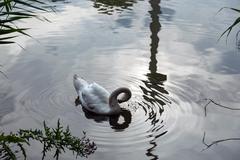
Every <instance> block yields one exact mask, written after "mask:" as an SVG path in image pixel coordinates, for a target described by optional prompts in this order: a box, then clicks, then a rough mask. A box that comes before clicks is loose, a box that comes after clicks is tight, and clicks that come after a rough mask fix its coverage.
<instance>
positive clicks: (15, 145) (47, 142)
mask: <svg viewBox="0 0 240 160" xmlns="http://www.w3.org/2000/svg"><path fill="white" fill-rule="evenodd" d="M43 125H44V129H43V130H40V129H35V130H33V129H29V130H23V129H20V130H19V131H18V132H17V133H16V134H13V133H10V134H9V135H5V134H4V133H2V134H1V136H0V159H5V160H9V159H12V160H15V159H17V153H19V151H20V152H21V154H22V156H24V159H26V158H27V155H26V151H25V148H24V147H25V145H28V146H29V145H30V140H35V141H38V142H40V143H42V144H43V150H42V159H44V158H45V156H46V153H47V152H52V151H53V150H54V156H53V157H54V158H55V159H56V160H58V159H59V155H60V154H62V153H63V152H65V150H66V149H68V150H70V151H72V152H73V154H75V155H76V158H77V157H78V156H80V157H88V155H90V154H92V153H94V152H95V150H96V149H97V147H96V145H95V143H94V142H91V141H90V140H89V139H88V138H86V133H85V132H83V134H84V136H83V137H82V138H78V137H75V136H72V134H71V132H70V130H69V127H67V128H66V129H64V128H63V126H62V125H61V124H60V121H59V120H58V122H57V127H56V128H49V127H48V126H47V125H46V123H45V122H43Z"/></svg>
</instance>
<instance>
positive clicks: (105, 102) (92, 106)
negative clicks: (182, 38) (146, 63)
mask: <svg viewBox="0 0 240 160" xmlns="http://www.w3.org/2000/svg"><path fill="white" fill-rule="evenodd" d="M73 85H74V87H75V89H76V91H77V94H78V98H79V100H80V102H81V104H82V106H83V107H84V108H85V109H87V110H88V111H91V112H94V113H96V114H101V115H114V114H120V112H121V108H120V106H119V103H122V102H125V101H128V100H129V99H130V98H131V91H130V90H129V89H128V88H124V87H122V88H118V89H116V90H115V91H113V92H112V93H111V94H110V93H109V92H108V91H107V90H106V89H104V88H103V87H102V86H100V85H99V84H97V83H91V84H89V83H88V82H87V81H85V80H84V79H82V78H80V77H79V76H78V75H76V74H75V75H74V76H73ZM121 93H124V96H123V98H122V99H117V97H118V95H119V94H121Z"/></svg>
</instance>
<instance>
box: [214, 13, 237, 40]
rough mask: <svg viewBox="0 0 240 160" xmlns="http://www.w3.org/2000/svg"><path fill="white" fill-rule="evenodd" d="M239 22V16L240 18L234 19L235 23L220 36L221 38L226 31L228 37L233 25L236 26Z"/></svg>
mask: <svg viewBox="0 0 240 160" xmlns="http://www.w3.org/2000/svg"><path fill="white" fill-rule="evenodd" d="M238 23H240V17H238V18H237V19H236V20H235V21H234V23H233V24H232V25H231V26H230V27H228V28H227V29H226V30H225V31H224V32H223V33H222V34H221V36H220V38H221V37H222V36H223V35H224V34H225V33H227V37H228V36H229V34H230V32H231V31H232V29H233V27H234V26H236V25H237V24H238ZM220 38H219V39H220Z"/></svg>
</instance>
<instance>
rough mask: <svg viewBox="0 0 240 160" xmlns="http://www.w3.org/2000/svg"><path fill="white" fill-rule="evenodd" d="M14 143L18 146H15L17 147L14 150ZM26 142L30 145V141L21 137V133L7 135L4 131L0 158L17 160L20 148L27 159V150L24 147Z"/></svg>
mask: <svg viewBox="0 0 240 160" xmlns="http://www.w3.org/2000/svg"><path fill="white" fill-rule="evenodd" d="M14 144H15V145H16V146H17V147H18V148H16V147H15V149H14V150H13V149H11V146H12V145H14ZM24 144H27V145H29V143H28V142H27V141H26V140H24V139H23V138H20V136H19V135H17V134H13V133H10V134H9V135H5V134H4V133H2V134H1V135H0V159H6V160H10V159H12V160H15V159H17V157H16V153H17V152H19V150H20V151H21V153H22V155H23V156H24V159H26V152H25V149H24V147H23V145H24Z"/></svg>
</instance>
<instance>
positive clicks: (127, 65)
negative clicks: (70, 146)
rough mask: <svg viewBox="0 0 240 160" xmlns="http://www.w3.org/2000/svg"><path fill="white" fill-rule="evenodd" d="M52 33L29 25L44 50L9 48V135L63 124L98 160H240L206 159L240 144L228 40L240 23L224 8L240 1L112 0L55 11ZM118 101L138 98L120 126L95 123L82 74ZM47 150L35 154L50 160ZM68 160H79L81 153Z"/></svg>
mask: <svg viewBox="0 0 240 160" xmlns="http://www.w3.org/2000/svg"><path fill="white" fill-rule="evenodd" d="M54 4H55V5H56V6H57V9H58V10H59V11H58V13H56V14H47V15H45V16H46V17H48V18H49V19H51V21H52V23H47V22H39V21H36V20H30V21H27V22H26V23H24V24H22V25H27V26H32V28H33V29H32V30H31V31H29V32H30V33H31V34H32V35H33V37H34V38H35V39H36V40H32V39H30V40H29V39H27V38H25V37H21V38H19V39H18V43H19V44H20V45H21V46H23V47H24V48H25V49H24V50H23V49H22V48H20V47H18V46H16V45H13V46H5V47H4V46H1V50H0V53H1V54H0V64H2V65H3V66H2V68H1V69H2V70H3V71H4V72H5V73H6V74H7V76H8V79H7V78H5V77H4V76H1V77H0V84H1V85H0V103H1V106H0V126H1V130H2V131H16V130H18V129H19V128H36V127H41V126H42V121H44V120H45V121H46V122H47V123H48V124H49V125H52V126H54V125H55V124H56V122H57V119H58V118H60V119H61V121H62V123H63V124H65V125H67V124H69V126H70V129H71V130H72V132H73V134H74V135H76V136H79V137H81V136H82V131H83V130H84V131H86V132H87V135H88V136H89V137H90V138H91V139H92V140H94V141H95V142H96V144H97V147H98V149H97V151H96V153H95V154H93V155H91V156H90V157H89V159H95V160H99V159H104V160H113V159H114V160H115V159H116V160H122V159H124V158H125V159H139V160H145V159H146V160H147V159H152V160H156V159H164V160H168V159H169V160H179V159H180V160H193V159H194V160H198V159H199V160H202V159H209V160H210V159H211V160H212V159H217V160H221V159H222V160H226V159H231V160H238V159H239V156H240V152H239V151H240V141H227V142H222V143H220V144H218V145H213V146H212V147H211V148H209V149H207V150H205V151H203V152H202V150H203V149H204V148H205V147H206V146H205V145H204V144H203V143H202V138H203V135H204V132H205V133H206V137H205V138H206V142H207V143H211V142H213V141H215V140H219V139H225V138H236V137H240V134H239V130H240V124H239V116H240V111H233V110H229V109H224V108H220V107H218V106H216V105H215V104H213V103H210V104H209V106H208V108H207V116H206V117H205V115H204V106H205V105H206V104H207V103H208V101H206V100H204V99H205V98H211V99H212V100H214V101H215V102H217V103H220V104H222V105H225V106H228V107H232V108H239V105H238V104H239V102H240V84H239V81H240V63H239V62H240V54H239V50H237V47H236V44H235V33H236V32H235V30H234V31H233V33H232V34H231V35H230V37H229V39H228V43H227V45H226V43H225V39H224V38H223V39H222V40H221V41H220V42H217V39H218V38H219V36H220V34H221V33H222V32H223V31H224V30H225V29H226V28H227V26H228V25H230V24H231V23H232V21H233V20H234V18H236V16H237V15H236V14H235V13H234V12H231V11H228V10H224V11H222V12H220V13H219V14H216V13H217V11H218V10H219V9H220V8H221V7H224V6H230V7H231V6H233V7H236V6H239V4H240V2H239V1H238V0H231V1H229V0H222V1H217V0H212V1H205V2H204V1H200V0H196V1H190V0H184V1H176V0H166V1H160V0H150V1H137V0H129V1H128V0H125V1H121V2H118V3H117V2H115V3H111V2H108V1H105V0H96V1H70V3H64V2H62V1H61V2H55V3H54ZM75 73H78V74H80V75H81V76H82V77H84V78H85V79H86V80H88V81H90V82H93V81H95V82H97V83H99V84H100V85H102V86H103V87H105V88H106V89H107V90H109V91H113V90H114V89H116V88H117V87H120V86H126V87H129V88H130V89H131V90H132V92H133V97H132V98H131V100H130V101H129V102H127V103H125V104H123V105H122V107H123V108H124V109H123V112H122V114H121V115H120V116H119V117H104V116H94V115H91V114H88V113H86V112H84V111H83V110H82V108H81V106H77V107H76V106H75V98H76V93H75V90H74V88H73V85H72V76H73V74H75ZM40 147H41V146H39V144H33V146H32V147H31V149H30V150H29V155H30V159H40V154H39V153H40V150H41V149H40ZM62 159H74V157H73V156H72V155H71V153H69V154H68V153H67V154H64V155H63V157H62Z"/></svg>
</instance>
